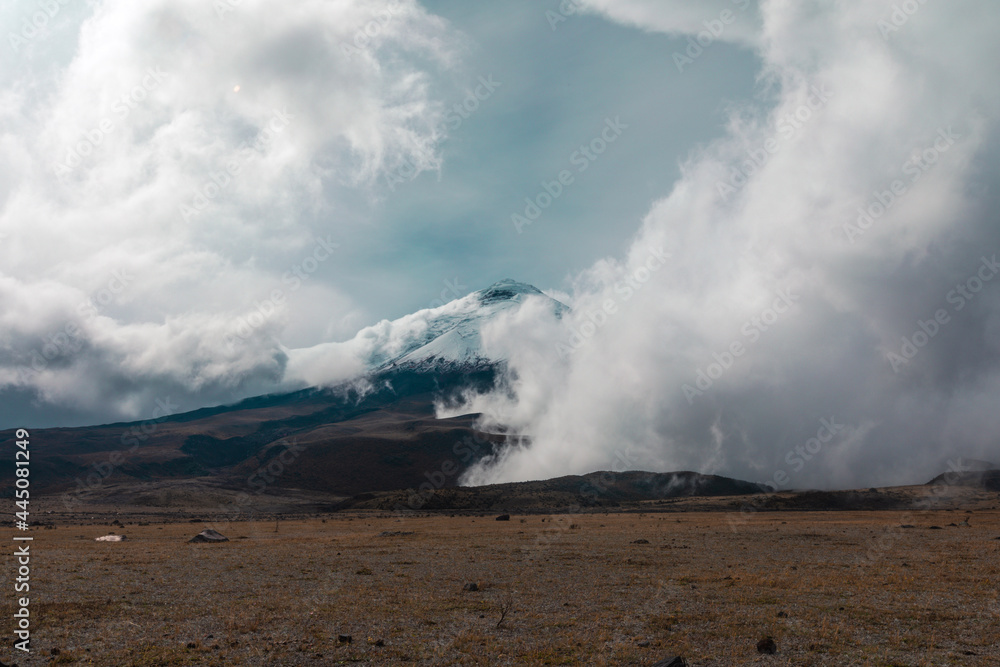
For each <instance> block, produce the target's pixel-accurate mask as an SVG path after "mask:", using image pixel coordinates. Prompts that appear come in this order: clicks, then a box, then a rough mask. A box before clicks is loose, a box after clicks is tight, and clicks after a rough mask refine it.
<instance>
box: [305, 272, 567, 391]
mask: <svg viewBox="0 0 1000 667" xmlns="http://www.w3.org/2000/svg"><path fill="white" fill-rule="evenodd" d="M528 299H543V300H545V301H546V302H548V303H549V306H550V307H551V308H552V311H553V313H554V314H555V315H556V316H557V317H560V316H561V315H562V314H563V313H564V312H566V311H567V310H568V307H567V306H566V305H564V304H563V303H561V302H559V301H556V300H555V299H552V298H551V297H549V296H547V295H545V294H544V293H543V292H542V291H541V290H539V289H538V288H537V287H534V286H533V285H528V284H526V283H521V282H517V281H515V280H510V279H507V280H501V281H500V282H497V283H494V284H493V285H490V286H489V287H487V288H486V289H482V290H479V291H477V292H472V293H471V294H467V295H466V296H464V297H461V298H458V299H455V300H454V301H450V302H449V303H446V304H444V305H443V306H438V307H437V308H425V309H423V310H419V311H417V312H415V313H412V314H410V315H405V316H403V317H401V318H399V319H396V320H391V321H390V320H382V321H381V322H379V323H378V324H374V325H372V326H370V327H366V328H364V329H362V330H361V331H359V332H358V334H357V335H356V336H355V337H354V338H352V339H351V340H349V341H345V342H342V343H323V344H320V345H317V346H315V347H311V348H305V349H300V350H287V353H288V357H289V361H288V368H287V371H286V379H288V380H290V381H293V382H295V381H299V382H305V383H306V384H308V385H311V386H318V385H323V384H328V383H331V382H337V381H343V380H347V379H350V378H352V377H358V376H361V375H364V374H366V373H369V372H374V371H379V370H383V369H387V368H393V367H404V368H413V369H416V370H421V369H426V370H433V369H441V368H451V369H454V368H464V367H467V368H470V369H471V368H475V367H480V366H484V365H489V364H493V363H497V362H500V361H503V359H502V358H498V357H497V356H496V355H491V354H490V353H489V352H488V351H487V350H484V348H483V340H482V330H483V327H484V326H486V325H487V324H488V323H490V322H492V321H494V320H496V319H497V318H498V317H499V316H501V315H502V314H504V313H509V312H513V311H516V310H517V309H518V308H520V307H521V306H522V305H523V304H524V303H525V302H526V301H527V300H528Z"/></svg>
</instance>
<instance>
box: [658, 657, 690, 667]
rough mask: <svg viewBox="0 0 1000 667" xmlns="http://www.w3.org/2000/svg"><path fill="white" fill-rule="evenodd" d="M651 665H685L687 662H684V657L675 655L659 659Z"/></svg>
mask: <svg viewBox="0 0 1000 667" xmlns="http://www.w3.org/2000/svg"><path fill="white" fill-rule="evenodd" d="M653 667H687V663H686V662H684V658H682V657H681V656H679V655H675V656H674V657H672V658H667V659H666V660H660V661H659V662H658V663H656V664H655V665H653Z"/></svg>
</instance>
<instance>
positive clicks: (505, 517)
mask: <svg viewBox="0 0 1000 667" xmlns="http://www.w3.org/2000/svg"><path fill="white" fill-rule="evenodd" d="M496 520H497V521H510V515H509V514H501V515H500V516H498V517H497V518H496Z"/></svg>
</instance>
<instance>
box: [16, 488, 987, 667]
mask: <svg viewBox="0 0 1000 667" xmlns="http://www.w3.org/2000/svg"><path fill="white" fill-rule="evenodd" d="M731 500H732V499H726V501H725V502H726V503H727V504H730V503H731ZM749 500H751V501H752V500H753V499H749ZM974 500H975V502H963V503H961V504H959V505H954V506H952V505H948V506H949V507H952V508H951V509H936V510H934V511H930V512H914V513H909V512H901V511H866V512H853V511H847V512H802V511H798V512H795V511H773V512H734V511H723V510H722V509H721V505H720V508H718V509H717V510H716V511H701V510H695V509H691V510H690V511H683V510H684V507H683V504H681V505H678V506H675V507H674V511H670V512H655V513H654V512H651V513H645V514H641V513H611V514H604V513H593V514H563V515H544V514H531V515H521V516H519V515H513V516H512V517H511V519H510V520H509V521H506V522H504V521H496V520H495V518H494V515H492V514H491V515H485V516H483V515H480V516H469V515H459V516H450V515H439V516H416V517H411V516H407V517H401V516H395V515H391V514H387V513H381V514H370V515H366V514H363V513H355V514H351V515H344V514H329V515H325V516H323V517H310V518H299V519H287V518H286V519H285V520H282V521H280V522H277V523H276V522H275V521H267V520H260V521H253V522H252V521H244V522H233V523H219V522H216V523H214V524H213V523H211V522H206V523H196V522H190V521H189V519H186V518H184V519H180V518H175V519H174V520H173V522H163V521H162V519H158V518H157V517H156V516H154V515H146V516H145V517H144V516H143V515H128V516H123V515H117V516H120V517H122V519H121V521H122V523H123V524H124V525H123V526H122V527H119V526H117V525H115V526H113V527H109V520H110V517H109V515H107V514H105V515H101V514H100V512H99V511H96V510H95V511H96V514H95V515H94V518H93V520H91V519H90V517H89V516H86V517H85V516H77V517H75V519H73V520H72V521H70V519H69V518H68V517H60V516H59V515H58V513H54V514H53V515H52V516H53V517H54V518H53V519H52V522H53V523H54V524H55V527H54V528H46V529H41V528H39V529H36V530H35V531H34V535H35V541H34V543H33V550H34V557H33V560H32V591H31V596H32V603H31V609H32V615H33V617H32V620H33V641H32V647H33V653H32V654H31V655H30V656H28V657H27V659H26V658H25V656H24V655H23V654H19V655H14V656H12V655H11V651H10V644H9V643H8V645H7V647H5V651H4V654H5V655H4V658H3V660H4V662H6V663H9V662H11V661H13V662H16V663H18V664H19V665H22V667H23V666H24V665H38V664H50V663H58V664H94V665H241V664H242V665H329V664H426V665H450V664H467V665H560V664H566V665H571V664H581V665H653V664H655V663H656V662H657V661H659V660H662V659H664V658H667V657H670V656H673V655H681V656H683V657H684V659H685V660H686V661H687V664H689V665H696V666H708V665H747V664H762V665H775V666H777V665H797V666H798V665H885V666H888V665H913V666H916V665H998V664H1000V593H998V586H997V582H998V579H1000V539H998V538H1000V511H998V510H997V506H998V505H1000V499H998V497H997V494H995V493H991V494H986V493H980V494H979V495H977V496H976V498H975V499H974ZM692 502H695V501H694V500H693V501H692ZM697 502H699V503H701V504H699V505H698V507H699V508H700V507H703V501H697ZM941 507H944V505H942V506H941ZM970 508H971V509H970ZM963 522H967V523H968V524H969V525H968V526H965V525H960V524H962V523H963ZM904 525H905V526H912V527H905V528H904V527H901V526H904ZM209 526H213V527H215V528H217V529H218V530H220V532H223V533H224V534H226V535H227V536H228V537H230V538H231V540H230V541H229V542H226V543H221V544H189V543H187V542H186V540H187V539H189V538H190V537H191V536H193V535H195V534H196V533H198V532H199V531H200V530H202V529H203V528H205V527H209ZM932 526H938V527H940V528H939V529H938V528H932ZM111 530H114V531H115V532H119V533H124V534H125V535H126V536H127V541H125V542H122V543H98V542H94V538H95V537H98V536H100V535H103V534H106V533H108V532H109V531H111ZM9 571H10V570H8V572H9ZM472 583H475V584H476V587H477V588H478V590H465V589H466V587H467V585H468V584H472ZM505 608H506V609H507V613H506V615H505V617H504V619H503V621H502V622H500V620H501V616H502V614H503V610H504V609H505ZM9 612H11V600H10V597H9V596H5V599H4V609H3V613H4V615H5V616H6V617H7V618H10V615H9ZM342 635H343V636H344V637H341V636H342ZM347 636H349V637H350V642H349V643H348V642H347V641H346V639H347ZM765 636H771V637H773V638H774V641H775V643H776V645H777V653H776V654H774V655H761V654H759V653H758V652H757V648H756V644H757V642H758V640H760V639H761V638H763V637H765Z"/></svg>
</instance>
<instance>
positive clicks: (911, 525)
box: [900, 523, 916, 528]
mask: <svg viewBox="0 0 1000 667" xmlns="http://www.w3.org/2000/svg"><path fill="white" fill-rule="evenodd" d="M900 528H916V526H914V525H913V524H912V523H904V524H903V525H901V526H900Z"/></svg>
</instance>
